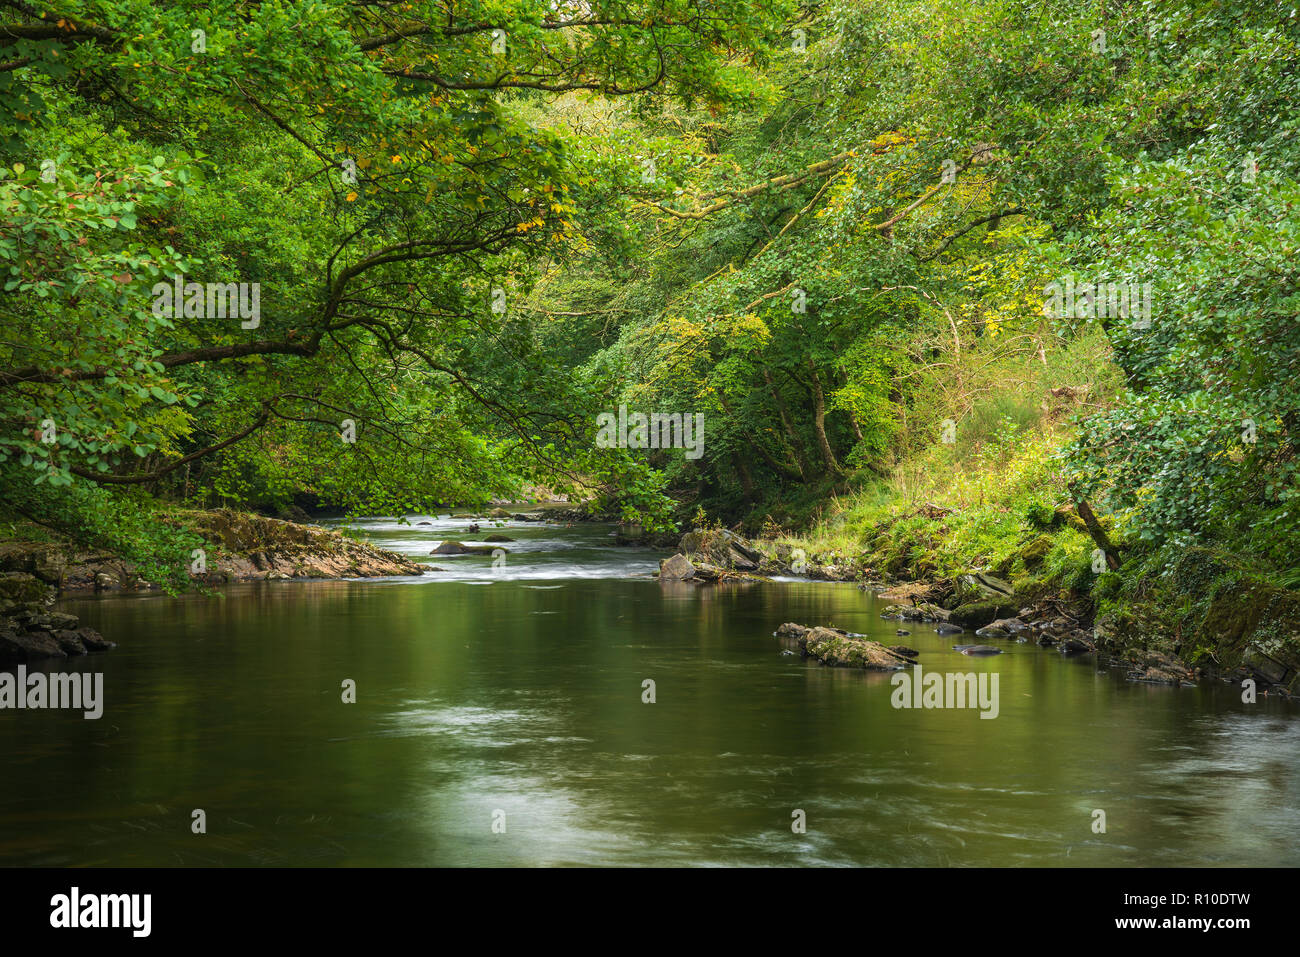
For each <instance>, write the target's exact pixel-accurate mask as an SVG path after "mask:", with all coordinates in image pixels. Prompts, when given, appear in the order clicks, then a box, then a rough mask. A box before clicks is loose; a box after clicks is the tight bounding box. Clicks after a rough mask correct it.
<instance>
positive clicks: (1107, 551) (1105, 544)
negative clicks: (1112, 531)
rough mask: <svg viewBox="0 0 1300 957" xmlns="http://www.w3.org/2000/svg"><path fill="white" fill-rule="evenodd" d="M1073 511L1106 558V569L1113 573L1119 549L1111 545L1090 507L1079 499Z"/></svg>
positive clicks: (1116, 565) (1117, 561)
mask: <svg viewBox="0 0 1300 957" xmlns="http://www.w3.org/2000/svg"><path fill="white" fill-rule="evenodd" d="M1074 510H1075V511H1076V512H1078V513H1079V517H1080V518H1081V519H1083V524H1084V525H1085V526H1086V527H1087V529H1088V534H1089V535H1091V536H1092V540H1093V542H1095V543H1096V545H1097V547H1098V548H1100V549H1101V553H1102V554H1103V555H1105V556H1106V567H1107V568H1109V569H1110V570H1111V571H1115V570H1116V569H1117V568H1119V549H1117V548H1116V547H1115V546H1114V545H1113V544H1111V540H1110V536H1109V535H1107V534H1106V530H1105V529H1104V528H1102V527H1101V522H1099V521H1097V516H1096V515H1095V514H1094V513H1093V511H1092V506H1091V505H1089V504H1088V503H1087V502H1085V501H1084V500H1083V499H1079V501H1077V502H1076V503H1075V505H1074Z"/></svg>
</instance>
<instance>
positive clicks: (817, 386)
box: [809, 365, 840, 476]
mask: <svg viewBox="0 0 1300 957" xmlns="http://www.w3.org/2000/svg"><path fill="white" fill-rule="evenodd" d="M809 368H810V371H811V372H812V394H813V431H814V432H815V433H816V434H817V447H818V448H819V449H820V450H821V453H822V462H823V463H824V464H825V465H826V468H827V470H828V471H829V472H830V473H831V474H832V475H836V476H838V475H839V474H840V463H839V462H837V461H836V460H835V452H834V451H833V450H832V449H831V443H830V440H829V439H827V438H826V396H825V395H824V394H823V393H822V380H821V378H820V377H818V375H817V367H816V366H812V365H810V366H809Z"/></svg>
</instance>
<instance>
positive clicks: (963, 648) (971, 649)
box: [952, 645, 1002, 655]
mask: <svg viewBox="0 0 1300 957" xmlns="http://www.w3.org/2000/svg"><path fill="white" fill-rule="evenodd" d="M952 650H953V651H960V652H961V653H962V654H963V655H1000V654H1002V649H1001V648H994V647H993V646H992V645H953V646H952Z"/></svg>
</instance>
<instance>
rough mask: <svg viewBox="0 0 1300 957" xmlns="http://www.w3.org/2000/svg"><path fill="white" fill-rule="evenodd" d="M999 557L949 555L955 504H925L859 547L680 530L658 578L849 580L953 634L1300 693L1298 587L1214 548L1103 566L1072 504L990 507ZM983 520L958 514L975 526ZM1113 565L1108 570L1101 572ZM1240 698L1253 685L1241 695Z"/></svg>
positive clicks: (1169, 679)
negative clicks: (1017, 510)
mask: <svg viewBox="0 0 1300 957" xmlns="http://www.w3.org/2000/svg"><path fill="white" fill-rule="evenodd" d="M993 507H994V508H995V509H996V510H997V512H998V516H997V522H998V523H1000V524H1001V525H1002V528H1001V531H1000V534H999V536H997V537H994V538H993V539H992V540H993V541H996V542H997V543H998V544H999V545H1000V546H1001V555H1000V557H999V558H998V559H997V560H996V561H990V558H989V554H988V553H987V552H985V553H983V554H974V553H962V552H958V551H953V550H952V546H953V541H954V539H955V538H957V537H958V533H955V532H954V531H953V529H952V527H951V526H953V525H955V524H958V523H959V522H961V521H962V517H960V516H958V515H957V513H956V512H955V510H954V509H952V508H948V507H945V506H940V505H935V504H932V503H927V504H925V505H922V506H920V507H918V508H915V509H912V510H910V511H908V512H905V513H902V514H898V515H895V516H893V517H891V518H888V519H885V520H883V521H881V522H879V523H878V524H877V525H876V526H874V527H873V528H872V529H870V530H869V531H868V533H866V534H864V535H862V537H861V540H860V541H859V542H855V541H853V540H851V539H850V540H847V541H846V539H845V536H843V535H842V534H841V535H839V536H838V537H839V541H838V542H837V543H836V544H835V545H834V546H830V547H828V546H827V545H826V544H825V539H824V538H819V537H818V536H817V534H816V530H814V533H813V534H811V535H809V536H804V537H788V538H783V539H769V540H763V539H755V540H753V541H750V540H746V539H744V538H742V537H741V536H739V535H737V534H735V533H734V532H730V531H726V530H722V529H714V530H705V531H701V530H696V531H694V532H691V533H688V534H687V535H686V536H683V538H682V540H681V542H680V544H679V547H678V554H677V555H674V556H673V557H672V558H671V559H668V560H666V561H665V562H664V564H663V567H662V571H661V575H663V576H664V577H666V578H671V579H674V580H687V581H690V580H693V581H697V582H701V583H708V582H714V581H726V580H731V579H735V578H752V577H755V576H774V575H792V576H798V577H803V578H809V579H812V580H821V581H834V582H855V583H857V584H858V585H859V587H861V588H863V589H869V590H871V591H873V592H875V593H876V594H877V595H878V597H880V598H881V599H884V600H885V601H886V602H890V603H891V604H890V605H889V607H887V608H886V609H885V610H884V611H883V612H882V616H883V617H886V618H890V619H893V620H897V621H899V622H909V621H922V622H929V623H934V624H937V625H939V626H940V628H941V629H945V628H946V629H947V630H948V631H949V633H952V634H961V633H974V634H975V635H976V636H978V637H980V638H982V639H995V640H999V639H1000V640H1007V641H1018V642H1023V641H1032V642H1034V643H1036V644H1039V645H1041V646H1044V647H1055V648H1057V649H1059V650H1060V651H1061V652H1062V654H1064V655H1079V654H1096V655H1097V656H1098V660H1099V663H1102V664H1104V665H1106V666H1109V667H1116V668H1121V669H1123V670H1124V671H1125V674H1126V676H1127V677H1128V678H1129V679H1130V680H1132V681H1138V682H1146V683H1154V684H1167V685H1174V686H1177V685H1180V684H1185V683H1194V682H1197V681H1202V680H1210V681H1224V682H1230V683H1233V684H1238V685H1242V686H1243V689H1244V688H1245V687H1246V685H1245V684H1244V683H1246V682H1253V687H1254V688H1255V690H1256V691H1257V693H1261V694H1269V693H1274V694H1281V695H1297V694H1300V593H1298V592H1296V591H1294V590H1291V589H1285V588H1281V587H1279V586H1277V585H1275V584H1272V583H1270V582H1269V581H1267V580H1266V579H1265V578H1264V577H1263V576H1261V575H1259V574H1257V573H1253V572H1252V571H1251V570H1250V569H1249V567H1248V566H1246V565H1245V564H1244V563H1242V562H1240V561H1239V560H1234V559H1233V558H1232V557H1231V556H1225V555H1222V554H1217V553H1215V552H1212V551H1210V550H1208V549H1187V550H1183V551H1180V552H1177V553H1173V552H1155V553H1152V554H1149V555H1146V556H1144V557H1137V556H1134V557H1132V558H1131V559H1130V561H1129V562H1128V563H1127V564H1122V565H1120V566H1119V568H1118V569H1115V570H1111V569H1105V570H1101V571H1099V570H1097V564H1098V563H1097V560H1096V556H1095V554H1094V552H1095V545H1094V542H1093V539H1092V537H1091V535H1090V533H1089V531H1088V529H1087V527H1086V524H1085V523H1084V521H1083V519H1082V518H1081V517H1080V516H1079V515H1078V514H1077V512H1075V511H1074V510H1073V509H1070V508H1066V507H1060V508H1056V509H1045V508H1042V507H1031V508H1029V509H1028V510H1027V511H1026V512H1025V514H1023V515H1021V516H1015V515H1013V514H1012V513H1010V511H1009V510H1007V509H1006V508H1005V506H1002V505H995V506H993ZM987 517H988V516H987V515H984V514H978V513H977V514H974V515H967V516H965V517H964V519H965V521H966V522H967V523H979V522H984V521H986V520H987ZM1102 567H1103V568H1105V566H1102ZM1243 693H1245V691H1244V690H1243Z"/></svg>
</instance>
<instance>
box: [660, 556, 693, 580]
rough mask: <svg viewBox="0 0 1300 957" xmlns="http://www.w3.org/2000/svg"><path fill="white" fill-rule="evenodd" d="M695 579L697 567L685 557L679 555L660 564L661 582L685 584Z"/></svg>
mask: <svg viewBox="0 0 1300 957" xmlns="http://www.w3.org/2000/svg"><path fill="white" fill-rule="evenodd" d="M694 577H695V566H694V565H693V564H691V560H690V559H689V558H687V557H686V556H685V555H682V554H677V555H673V556H672V557H671V558H665V559H664V560H663V561H661V562H660V563H659V580H660V581H673V582H684V581H690V580H691V579H693V578H694Z"/></svg>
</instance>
